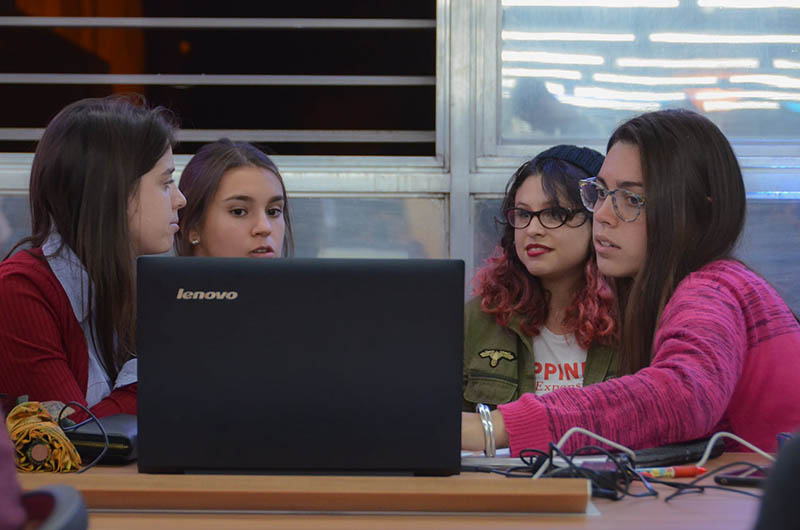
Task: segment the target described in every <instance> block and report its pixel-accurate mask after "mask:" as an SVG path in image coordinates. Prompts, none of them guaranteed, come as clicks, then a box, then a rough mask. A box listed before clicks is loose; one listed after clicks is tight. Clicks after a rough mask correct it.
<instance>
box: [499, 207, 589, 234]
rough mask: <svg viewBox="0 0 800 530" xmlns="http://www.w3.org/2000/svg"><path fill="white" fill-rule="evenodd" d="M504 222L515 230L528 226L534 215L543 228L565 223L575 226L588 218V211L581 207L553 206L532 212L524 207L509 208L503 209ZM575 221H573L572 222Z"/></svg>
mask: <svg viewBox="0 0 800 530" xmlns="http://www.w3.org/2000/svg"><path fill="white" fill-rule="evenodd" d="M505 216H506V222H507V223H508V224H509V225H511V226H512V227H513V228H516V229H517V230H520V229H523V228H528V226H529V225H530V224H531V221H533V218H534V217H536V218H537V219H539V223H540V224H541V225H542V226H543V227H545V228H560V227H562V226H564V225H565V224H566V225H567V226H570V227H572V228H577V227H579V226H581V225H582V224H583V223H585V222H586V219H588V218H589V212H587V211H586V210H585V209H583V208H563V207H561V206H554V207H552V208H545V209H544V210H539V211H536V212H532V211H530V210H526V209H525V208H509V209H508V210H506V211H505ZM572 221H575V222H572Z"/></svg>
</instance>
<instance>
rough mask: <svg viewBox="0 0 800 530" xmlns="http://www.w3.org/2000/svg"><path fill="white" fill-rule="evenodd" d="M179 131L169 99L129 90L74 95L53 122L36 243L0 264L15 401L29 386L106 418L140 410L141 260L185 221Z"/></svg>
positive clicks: (41, 151) (1, 329)
mask: <svg viewBox="0 0 800 530" xmlns="http://www.w3.org/2000/svg"><path fill="white" fill-rule="evenodd" d="M174 135H175V127H174V125H173V124H172V122H171V121H170V119H169V115H168V114H167V113H166V112H165V111H164V110H163V109H148V108H146V107H144V106H142V105H137V104H135V103H134V102H132V101H130V100H126V99H121V98H108V99H86V100H81V101H78V102H75V103H73V104H71V105H68V106H67V107H65V108H64V109H63V110H62V111H61V112H59V113H58V115H56V117H55V118H53V120H52V121H51V122H50V124H49V125H48V126H47V129H46V130H45V132H44V134H43V135H42V139H41V140H40V141H39V144H38V145H37V147H36V153H35V155H34V159H33V166H32V168H31V180H30V190H29V193H30V208H31V228H32V235H31V236H30V237H27V238H25V239H23V240H22V241H20V242H19V243H18V244H17V247H19V246H21V245H25V244H28V245H30V247H32V248H28V249H23V250H19V251H18V252H16V253H15V254H14V255H13V256H11V257H7V258H6V259H5V261H3V262H2V263H0V315H2V317H0V394H3V395H4V396H5V405H6V409H7V410H8V409H10V408H11V406H12V405H13V404H14V402H15V400H16V398H17V397H18V396H22V395H27V396H28V397H29V399H31V400H34V401H56V402H61V403H66V402H69V401H75V402H78V403H81V404H83V405H85V406H88V407H89V408H90V409H91V411H92V412H93V413H94V414H95V415H96V416H99V417H102V416H107V415H110V414H115V413H130V414H135V413H136V381H137V376H136V359H135V325H136V322H135V318H136V300H135V292H136V291H135V273H134V267H135V262H134V261H135V258H136V256H139V255H142V254H156V253H161V252H166V251H168V250H169V249H170V248H171V247H172V241H173V237H174V234H175V232H176V231H177V230H178V210H179V209H180V208H182V207H183V206H184V204H185V199H184V197H183V195H182V194H181V193H180V191H178V189H177V187H176V185H175V182H174V180H173V178H172V173H173V171H174V164H173V160H172V146H173V144H174ZM15 248H16V247H15ZM12 252H13V249H12ZM82 415H83V414H82V413H78V414H76V416H82Z"/></svg>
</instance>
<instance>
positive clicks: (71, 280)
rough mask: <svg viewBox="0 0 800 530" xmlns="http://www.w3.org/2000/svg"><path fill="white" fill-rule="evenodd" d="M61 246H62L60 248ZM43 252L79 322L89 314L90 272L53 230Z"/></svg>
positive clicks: (43, 246)
mask: <svg viewBox="0 0 800 530" xmlns="http://www.w3.org/2000/svg"><path fill="white" fill-rule="evenodd" d="M59 247H61V248H59ZM42 252H43V254H44V257H45V258H46V259H47V263H48V264H49V265H50V269H51V270H52V271H53V274H55V276H56V278H57V279H58V281H59V283H60V284H61V287H63V289H64V292H66V293H67V298H69V303H70V305H71V306H72V311H73V312H74V313H75V317H76V318H77V319H78V322H81V323H82V322H84V321H85V320H86V318H87V317H88V316H89V305H90V304H89V274H88V273H87V272H86V268H85V267H84V266H83V263H81V260H80V259H79V258H78V256H77V255H76V254H75V252H73V251H72V249H71V248H69V246H67V245H62V243H61V235H60V234H58V233H57V232H52V233H51V234H50V235H49V236H48V237H47V240H46V241H45V242H44V244H43V245H42Z"/></svg>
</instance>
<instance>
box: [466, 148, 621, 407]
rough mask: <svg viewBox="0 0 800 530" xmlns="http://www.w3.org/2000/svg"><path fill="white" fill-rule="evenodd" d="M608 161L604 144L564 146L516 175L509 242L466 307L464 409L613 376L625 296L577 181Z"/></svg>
mask: <svg viewBox="0 0 800 530" xmlns="http://www.w3.org/2000/svg"><path fill="white" fill-rule="evenodd" d="M602 164H603V155H601V154H600V153H598V152H597V151H594V150H592V149H589V148H586V147H583V148H580V147H576V146H573V145H559V146H556V147H552V148H550V149H548V150H546V151H544V152H542V153H540V154H539V155H538V156H536V157H535V158H533V159H532V160H529V161H528V162H525V163H524V164H523V165H522V166H521V167H520V168H519V169H518V170H517V171H516V172H515V173H514V175H513V176H512V177H511V179H510V181H509V183H508V185H507V186H506V193H505V198H504V199H503V203H502V207H501V211H502V215H503V225H504V228H503V234H502V237H501V240H500V245H499V247H498V249H497V251H496V252H495V255H494V256H493V257H491V258H489V260H488V263H487V265H486V266H485V267H484V268H483V269H481V270H480V271H479V272H478V274H477V275H476V278H475V294H476V297H475V298H474V299H473V300H471V301H469V302H468V303H467V306H466V311H465V344H464V374H463V375H464V379H463V392H464V399H463V410H465V411H470V412H474V411H475V407H476V405H477V404H478V403H482V404H486V405H488V406H490V407H492V408H494V406H496V405H499V404H503V403H508V402H511V401H514V400H516V399H519V397H520V396H521V395H523V394H525V393H534V394H538V395H542V394H546V393H548V392H550V391H552V390H555V389H557V388H564V387H581V386H583V385H588V384H592V383H596V382H599V381H604V380H606V379H609V378H611V377H614V375H615V370H616V352H615V350H614V348H613V347H614V346H615V344H616V336H617V331H616V330H617V326H616V314H617V312H616V297H615V296H614V293H613V292H612V290H611V288H610V287H609V285H608V284H607V283H606V281H605V279H604V278H603V276H602V275H601V274H600V273H599V272H598V270H597V264H596V262H595V260H594V256H593V254H594V253H593V246H592V214H591V213H590V212H589V211H588V210H587V209H586V208H585V207H584V206H583V204H582V203H581V196H580V187H579V184H578V183H579V182H580V180H582V179H586V178H590V177H594V176H596V175H597V172H598V171H599V169H600V166H601V165H602Z"/></svg>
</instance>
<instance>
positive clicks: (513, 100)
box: [498, 0, 800, 144]
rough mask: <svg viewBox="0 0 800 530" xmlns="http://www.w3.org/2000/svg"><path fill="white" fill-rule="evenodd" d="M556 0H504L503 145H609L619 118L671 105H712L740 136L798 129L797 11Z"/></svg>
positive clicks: (721, 3)
mask: <svg viewBox="0 0 800 530" xmlns="http://www.w3.org/2000/svg"><path fill="white" fill-rule="evenodd" d="M525 4H527V5H525ZM559 4H560V2H558V1H556V0H553V1H522V0H503V1H502V5H503V7H502V23H501V27H502V33H501V35H500V41H499V42H500V43H501V44H500V57H499V58H498V59H499V61H498V64H499V65H500V66H499V68H500V72H499V76H500V77H499V82H500V84H501V86H500V87H499V94H500V102H499V103H500V104H499V108H500V109H501V118H500V120H501V121H500V123H499V124H498V125H499V127H498V128H499V136H500V142H501V143H506V144H514V143H541V144H553V143H560V142H564V141H567V142H570V143H595V144H597V143H599V144H604V143H605V141H606V140H607V138H608V136H609V134H610V132H611V131H612V130H613V128H614V127H615V126H616V125H617V124H619V123H620V122H621V121H623V120H625V119H627V118H629V117H631V116H633V115H636V114H639V113H641V112H645V111H650V110H658V109H666V108H670V107H681V108H690V109H693V110H696V111H699V112H703V113H705V114H706V115H707V116H708V117H709V118H711V119H712V120H714V122H715V123H716V124H717V125H719V126H720V127H721V129H722V130H723V132H725V134H726V135H727V136H728V138H729V139H731V140H732V141H733V142H738V141H748V140H753V141H754V142H763V141H764V140H776V141H780V140H791V141H796V138H797V136H798V134H800V119H798V115H797V113H798V112H800V46H798V43H800V32H798V28H800V9H783V8H775V7H769V4H770V2H755V1H754V2H741V1H738V2H734V1H732V0H730V1H727V0H640V1H631V2H627V3H625V2H616V1H615V2H611V1H609V2H604V1H598V0H593V1H591V2H589V1H587V2H580V1H576V2H569V7H566V6H565V7H560V6H559ZM733 4H737V5H739V6H742V5H743V4H747V5H749V6H750V7H751V8H749V9H745V8H731V6H732V5H733ZM603 5H609V6H612V5H617V6H619V5H625V6H626V7H596V6H603ZM784 5H785V3H784ZM589 6H595V7H589ZM635 6H638V7H635ZM726 6H727V7H726Z"/></svg>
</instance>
